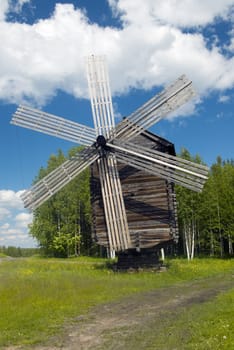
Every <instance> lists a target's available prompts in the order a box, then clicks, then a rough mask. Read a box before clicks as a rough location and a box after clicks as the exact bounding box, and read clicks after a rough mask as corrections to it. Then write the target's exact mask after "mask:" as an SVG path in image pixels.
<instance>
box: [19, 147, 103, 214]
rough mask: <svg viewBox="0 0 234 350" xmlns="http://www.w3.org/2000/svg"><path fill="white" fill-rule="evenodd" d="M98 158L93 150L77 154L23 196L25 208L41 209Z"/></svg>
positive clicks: (87, 149)
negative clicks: (41, 206)
mask: <svg viewBox="0 0 234 350" xmlns="http://www.w3.org/2000/svg"><path fill="white" fill-rule="evenodd" d="M98 158H99V154H98V153H97V151H96V149H93V148H86V149H84V150H83V151H81V152H79V153H77V155H76V156H74V157H73V158H72V159H70V160H67V161H66V162H64V163H63V164H62V165H60V166H59V167H58V168H56V169H55V170H53V171H52V172H51V173H49V174H48V175H47V176H45V177H44V178H43V179H42V180H40V181H38V182H37V183H36V184H35V185H34V186H32V187H31V188H30V189H29V190H27V191H25V192H24V193H23V194H22V200H23V202H24V206H25V208H29V209H31V210H34V209H36V208H37V207H39V206H40V205H41V204H43V203H44V202H45V201H47V200H48V199H49V198H50V197H52V196H53V195H54V194H55V193H56V192H58V191H59V190H60V189H62V188H63V187H64V186H65V185H66V184H68V183H69V182H70V181H71V180H73V179H74V178H75V177H76V176H77V175H78V174H80V173H81V172H82V171H83V170H85V169H86V168H87V167H88V166H90V165H91V164H92V163H93V162H95V161H96V160H97V159H98Z"/></svg>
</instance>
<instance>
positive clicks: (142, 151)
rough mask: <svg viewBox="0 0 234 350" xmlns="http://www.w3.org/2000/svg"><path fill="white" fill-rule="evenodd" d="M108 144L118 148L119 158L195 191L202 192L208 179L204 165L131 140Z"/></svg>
mask: <svg viewBox="0 0 234 350" xmlns="http://www.w3.org/2000/svg"><path fill="white" fill-rule="evenodd" d="M108 145H109V146H110V147H113V149H115V150H116V156H117V159H118V160H120V161H122V162H124V163H127V164H129V165H132V166H134V167H136V168H138V169H140V170H141V169H144V170H146V171H148V172H150V173H152V174H156V175H158V176H161V177H162V178H164V179H165V180H168V181H171V182H175V183H177V184H180V185H182V186H184V187H187V188H189V189H192V190H194V191H197V192H200V191H201V190H202V188H203V185H204V183H205V181H206V180H207V176H208V168H207V167H206V166H204V165H201V164H197V163H194V162H190V161H188V160H185V159H182V158H179V157H176V156H172V155H169V154H165V153H162V152H159V151H156V150H152V149H148V148H146V147H142V146H139V145H136V144H133V143H130V142H126V143H120V142H117V141H115V143H114V144H113V143H112V144H109V143H108Z"/></svg>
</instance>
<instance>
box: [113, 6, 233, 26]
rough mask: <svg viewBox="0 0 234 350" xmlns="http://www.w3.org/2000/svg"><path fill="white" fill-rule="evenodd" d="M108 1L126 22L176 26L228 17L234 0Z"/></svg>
mask: <svg viewBox="0 0 234 350" xmlns="http://www.w3.org/2000/svg"><path fill="white" fill-rule="evenodd" d="M109 4H110V6H111V7H112V9H113V11H114V12H115V14H116V15H117V16H120V17H121V18H122V20H123V22H124V23H137V24H139V23H147V22H154V23H160V24H162V23H163V24H167V25H170V26H171V25H173V26H176V27H194V26H205V25H207V24H208V23H211V22H213V21H214V20H215V19H216V18H223V19H227V18H228V17H229V14H230V11H231V9H232V7H233V0H222V1H213V0H203V1H199V0H198V1H194V0H177V1H176V0H165V1H161V0H145V1H144V5H143V4H142V1H141V0H134V1H133V0H109Z"/></svg>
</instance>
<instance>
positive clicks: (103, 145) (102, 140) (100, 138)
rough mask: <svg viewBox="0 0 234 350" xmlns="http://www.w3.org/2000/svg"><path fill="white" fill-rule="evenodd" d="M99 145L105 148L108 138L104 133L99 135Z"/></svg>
mask: <svg viewBox="0 0 234 350" xmlns="http://www.w3.org/2000/svg"><path fill="white" fill-rule="evenodd" d="M96 144H97V147H102V148H104V147H105V146H106V139H105V137H104V136H103V135H99V136H98V137H97V140H96Z"/></svg>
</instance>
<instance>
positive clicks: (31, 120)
mask: <svg viewBox="0 0 234 350" xmlns="http://www.w3.org/2000/svg"><path fill="white" fill-rule="evenodd" d="M11 124H14V125H18V126H22V127H24V128H28V129H32V130H35V131H39V132H42V133H45V134H48V135H52V136H56V137H59V138H62V139H65V140H68V141H72V142H76V143H78V144H82V145H85V146H90V145H91V144H92V143H93V142H94V141H95V138H96V137H95V131H94V129H92V128H90V127H87V126H85V125H82V124H78V123H76V122H73V121H69V120H67V119H64V118H61V117H58V116H55V115H53V114H49V113H45V112H42V111H40V110H36V109H33V108H30V107H25V106H19V107H18V108H17V110H16V112H15V113H14V115H13V118H12V120H11Z"/></svg>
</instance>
